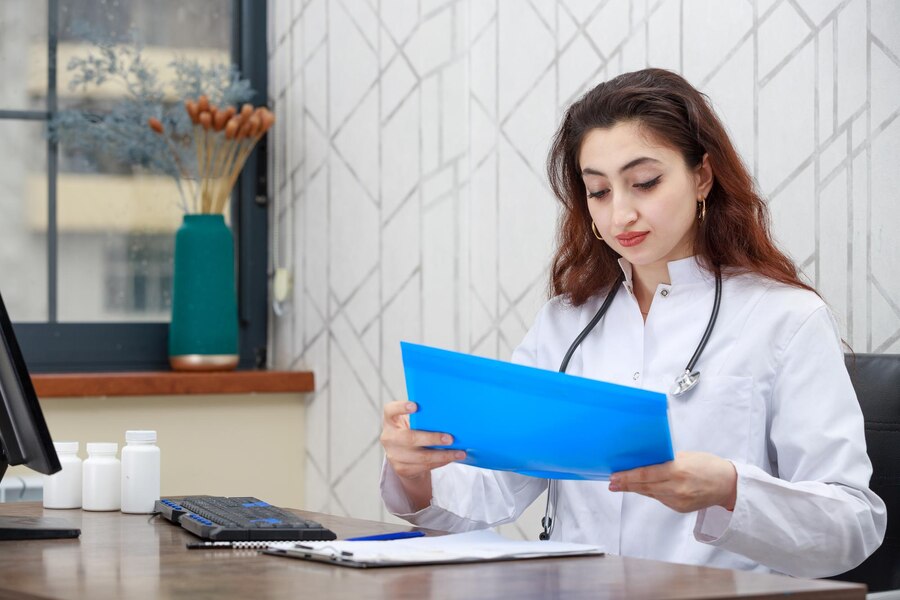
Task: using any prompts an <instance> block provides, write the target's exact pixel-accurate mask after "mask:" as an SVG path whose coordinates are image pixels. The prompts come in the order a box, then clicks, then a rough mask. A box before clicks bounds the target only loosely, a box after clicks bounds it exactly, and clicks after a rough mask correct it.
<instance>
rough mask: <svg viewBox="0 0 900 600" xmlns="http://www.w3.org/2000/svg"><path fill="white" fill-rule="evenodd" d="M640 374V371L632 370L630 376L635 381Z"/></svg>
mask: <svg viewBox="0 0 900 600" xmlns="http://www.w3.org/2000/svg"><path fill="white" fill-rule="evenodd" d="M640 376H641V372H640V371H635V372H634V375H632V376H631V378H632V379H634V380H635V381H637V380H638V377H640Z"/></svg>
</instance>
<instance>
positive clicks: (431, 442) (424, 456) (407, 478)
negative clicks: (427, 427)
mask: <svg viewBox="0 0 900 600" xmlns="http://www.w3.org/2000/svg"><path fill="white" fill-rule="evenodd" d="M416 408H417V407H416V405H415V403H413V402H406V401H405V400H398V401H396V402H389V403H388V404H386V405H385V406H384V419H383V422H382V429H381V445H382V446H384V453H385V456H386V457H387V461H388V462H389V463H390V465H391V468H393V469H394V473H396V474H397V477H399V478H400V482H401V484H402V485H403V489H404V491H405V492H406V495H407V497H408V498H409V501H410V504H411V505H412V507H413V510H414V511H418V510H421V509H422V508H425V507H426V506H428V505H429V504H430V503H431V471H432V470H433V469H437V468H438V467H443V466H444V465H446V464H449V463H451V462H453V461H455V460H462V459H464V458H465V457H466V453H465V452H462V451H460V450H430V449H428V448H426V447H425V446H446V445H448V444H452V443H453V438H452V437H451V436H450V435H449V434H446V433H434V432H431V431H419V430H416V429H410V428H409V414H410V413H414V412H416Z"/></svg>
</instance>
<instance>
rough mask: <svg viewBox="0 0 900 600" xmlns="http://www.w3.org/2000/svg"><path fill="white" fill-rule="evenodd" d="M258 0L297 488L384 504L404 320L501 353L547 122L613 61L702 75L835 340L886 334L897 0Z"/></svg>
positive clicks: (342, 508) (511, 326)
mask: <svg viewBox="0 0 900 600" xmlns="http://www.w3.org/2000/svg"><path fill="white" fill-rule="evenodd" d="M269 15H270V26H269V36H270V37H269V62H270V78H269V81H270V90H269V95H270V98H272V100H273V102H274V104H275V111H276V113H277V115H278V117H279V121H278V123H277V124H276V127H275V128H274V130H273V132H272V133H271V134H270V137H269V144H270V149H271V154H270V156H272V157H273V161H272V166H271V169H272V172H271V174H270V175H271V177H270V182H271V186H272V194H273V197H274V199H275V205H276V207H277V210H276V211H274V212H273V217H272V218H273V221H272V231H273V232H275V233H274V237H275V238H276V239H274V240H273V242H274V243H275V244H276V248H275V251H274V252H273V260H274V261H275V262H277V263H278V264H279V265H282V266H286V267H287V268H289V269H290V271H291V272H292V274H293V277H294V292H293V296H292V298H291V299H290V300H289V301H288V302H286V303H285V304H286V305H285V306H283V307H279V310H278V311H279V312H280V313H281V315H280V316H276V315H273V318H272V332H271V333H272V335H271V339H272V340H273V341H272V344H273V348H272V349H273V352H272V354H273V357H274V359H273V360H274V363H275V364H276V365H277V366H279V367H294V366H298V365H301V364H302V365H305V366H307V367H310V368H312V369H314V370H315V372H316V378H317V382H318V388H319V389H318V390H317V391H316V393H315V394H314V395H311V397H310V399H309V407H308V431H307V440H308V448H307V450H308V456H309V464H308V468H307V482H306V497H307V505H308V508H310V509H313V510H324V511H329V512H334V513H339V514H348V515H353V516H356V517H362V518H376V519H381V518H385V515H384V511H383V509H382V507H381V503H380V500H379V498H378V493H377V481H378V475H379V472H380V466H381V458H382V455H381V450H380V445H379V444H378V435H379V432H380V429H381V420H380V413H381V406H382V405H383V404H384V403H385V402H388V401H390V400H393V399H396V398H402V397H403V395H404V383H403V376H402V369H401V366H400V353H399V343H398V342H399V340H401V339H407V340H411V341H420V342H423V343H427V344H432V345H438V346H443V347H447V348H453V349H458V350H462V351H466V352H473V353H477V354H481V355H485V356H492V357H499V358H504V359H505V358H508V357H509V355H510V353H511V352H512V349H513V348H514V347H515V346H516V344H517V343H518V342H519V340H520V339H521V338H522V336H523V335H524V333H525V331H526V330H527V328H528V327H529V326H530V324H531V321H532V319H533V317H534V315H535V313H536V311H537V309H538V308H539V307H540V306H541V304H542V303H543V302H544V301H545V300H546V278H547V267H548V264H549V259H550V256H551V252H552V249H553V236H554V226H555V222H556V216H557V209H556V206H555V203H554V200H553V198H552V196H551V195H550V192H549V189H548V186H547V183H546V176H545V175H544V160H545V156H546V152H547V148H548V145H549V141H550V138H551V136H552V135H553V133H554V131H555V128H556V126H557V125H558V123H559V119H560V118H561V115H562V111H563V110H564V109H565V107H566V106H568V105H569V104H570V103H571V102H572V101H573V100H574V99H576V98H577V97H578V96H579V95H580V94H582V93H583V92H584V91H585V90H587V89H588V88H590V87H591V86H593V85H595V84H596V83H598V82H600V81H603V80H605V79H608V78H610V77H613V76H615V75H617V74H619V73H622V72H626V71H631V70H634V69H639V68H643V67H646V66H655V67H663V68H669V69H673V70H676V71H678V72H680V73H682V74H683V75H685V76H686V77H687V78H688V79H689V80H690V81H691V82H692V83H693V84H695V85H696V86H698V87H699V88H700V89H701V90H703V91H704V92H705V93H707V94H708V95H709V96H710V98H711V99H712V101H713V103H714V104H715V106H716V108H717V110H718V112H719V114H720V116H721V117H722V118H723V120H724V122H725V124H726V126H727V127H728V128H729V131H730V133H731V135H732V137H733V139H734V140H735V142H736V144H737V146H738V150H739V151H740V153H741V155H742V157H743V159H744V161H745V162H746V164H747V165H748V167H749V168H750V169H751V171H752V173H753V175H754V177H755V178H756V181H757V183H758V186H759V188H760V190H761V192H762V193H763V195H764V196H765V197H766V198H767V200H768V202H769V206H770V209H771V212H772V216H773V223H772V225H773V231H774V233H775V235H776V237H777V239H778V240H779V243H780V244H781V245H782V246H783V247H784V248H785V249H786V250H787V251H788V252H789V253H790V255H791V256H792V257H793V258H794V260H795V261H796V262H797V263H798V264H799V265H801V267H802V270H803V273H804V276H805V277H806V278H807V279H808V281H809V282H810V283H812V284H813V285H815V286H816V287H817V289H818V290H819V291H820V292H821V294H822V295H823V297H824V298H825V300H826V301H827V302H828V303H829V304H830V306H831V307H832V309H833V310H834V313H835V315H836V317H837V319H838V321H839V324H840V327H841V332H842V335H843V337H844V339H845V340H846V341H847V342H848V343H849V344H850V346H851V347H852V348H853V349H854V350H855V351H857V352H885V353H887V352H900V277H898V276H897V273H896V266H895V265H897V264H898V262H900V240H898V236H896V235H895V233H894V230H895V229H896V227H897V225H898V224H900V219H898V216H900V202H898V197H897V196H898V194H897V192H896V191H895V189H896V185H895V182H894V175H893V172H894V171H895V168H894V167H895V164H896V157H897V156H900V3H897V2H894V1H893V0H756V1H751V0H728V1H727V2H722V1H721V0H690V1H687V0H646V1H645V0H635V1H629V0H605V1H599V2H598V1H595V0H419V1H418V2H416V1H410V0H306V1H300V0H295V1H293V2H288V1H276V0H269ZM531 520H534V519H533V518H532V519H531ZM532 529H533V523H530V521H529V522H526V523H525V524H524V525H523V526H522V527H520V528H517V529H516V530H515V531H517V532H518V533H519V534H521V535H526V534H530V533H529V532H530V531H531V530H532Z"/></svg>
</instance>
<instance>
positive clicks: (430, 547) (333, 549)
mask: <svg viewBox="0 0 900 600" xmlns="http://www.w3.org/2000/svg"><path fill="white" fill-rule="evenodd" d="M264 553H265V554H271V555H274V556H284V557H288V558H300V559H305V560H315V561H321V562H326V563H329V564H334V565H339V566H343V567H357V568H367V567H399V566H413V565H435V564H451V563H470V562H482V561H497V560H519V559H527V558H552V557H562V556H584V555H603V551H602V550H601V549H600V548H598V547H596V546H591V545H588V544H568V543H563V542H552V541H547V542H520V541H514V540H510V539H507V538H505V537H503V536H502V535H500V534H498V533H495V532H493V531H491V530H489V529H485V530H482V531H470V532H467V533H455V534H449V535H441V536H431V537H419V538H413V539H405V540H394V541H389V542H350V541H337V542H302V543H299V544H297V543H290V544H278V543H273V544H270V545H269V548H268V549H267V550H265V551H264Z"/></svg>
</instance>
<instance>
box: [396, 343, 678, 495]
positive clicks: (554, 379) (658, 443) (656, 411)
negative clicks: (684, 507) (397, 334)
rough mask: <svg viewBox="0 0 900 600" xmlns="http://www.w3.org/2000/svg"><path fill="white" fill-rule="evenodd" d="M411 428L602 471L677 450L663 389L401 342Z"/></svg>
mask: <svg viewBox="0 0 900 600" xmlns="http://www.w3.org/2000/svg"><path fill="white" fill-rule="evenodd" d="M400 347H401V351H402V354H403V369H404V373H405V375H406V391H407V394H408V397H409V399H410V400H411V401H413V402H415V403H416V404H417V405H418V407H419V408H418V410H417V411H416V412H415V413H412V414H411V415H410V426H411V427H412V428H413V429H422V430H426V431H438V432H441V433H449V434H451V435H452V436H453V444H452V445H450V446H440V448H449V449H454V450H465V451H466V459H465V460H463V461H460V462H463V463H465V464H469V465H473V466H476V467H483V468H486V469H496V470H501V471H515V472H517V473H521V474H523V475H529V476H532V477H541V478H549V479H594V480H606V479H609V476H610V474H612V473H614V472H616V471H625V470H628V469H633V468H636V467H643V466H646V465H652V464H658V463H662V462H666V461H669V460H672V459H673V458H674V454H673V449H672V438H671V434H670V431H669V418H668V403H667V399H666V396H665V394H660V393H658V392H651V391H648V390H643V389H639V388H632V387H628V386H624V385H617V384H613V383H607V382H604V381H598V380H595V379H586V378H584V377H577V376H575V375H567V374H565V373H559V372H556V371H547V370H544V369H536V368H533V367H527V366H524V365H517V364H513V363H508V362H503V361H499V360H492V359H489V358H481V357H478V356H470V355H468V354H460V353H458V352H451V351H449V350H440V349H438V348H430V347H428V346H420V345H418V344H410V343H408V342H401V343H400Z"/></svg>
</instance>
